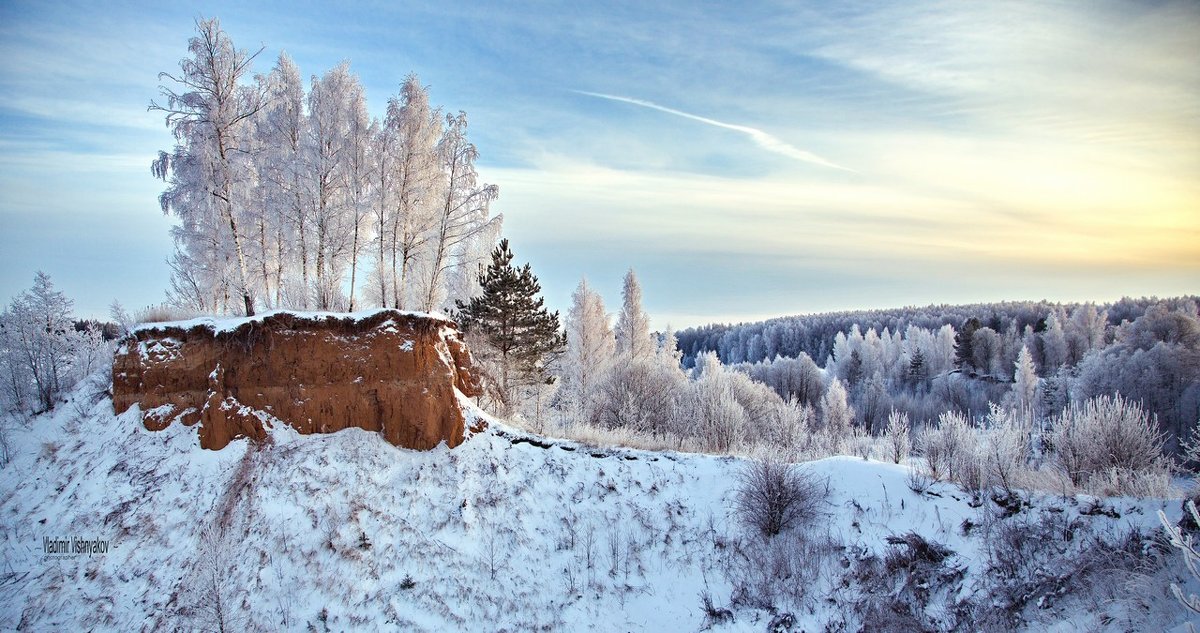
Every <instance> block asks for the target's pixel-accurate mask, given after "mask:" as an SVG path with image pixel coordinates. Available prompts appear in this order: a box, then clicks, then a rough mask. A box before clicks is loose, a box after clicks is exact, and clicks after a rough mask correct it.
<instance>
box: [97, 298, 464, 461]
mask: <svg viewBox="0 0 1200 633" xmlns="http://www.w3.org/2000/svg"><path fill="white" fill-rule="evenodd" d="M231 323H233V324H234V325H236V327H232V328H230V327H228V326H227V324H223V323H222V322H221V321H219V320H218V321H212V322H211V323H200V324H189V323H176V324H170V323H167V324H162V325H161V326H152V327H148V328H143V329H139V330H137V331H136V332H134V333H133V334H131V335H130V336H129V337H127V338H126V339H125V340H124V341H123V342H122V344H121V346H120V347H119V348H118V350H117V354H116V357H115V359H114V361H113V409H114V410H115V411H116V412H117V413H121V412H124V411H125V410H127V409H128V408H129V407H131V406H133V405H134V404H140V405H141V410H142V411H143V422H144V423H145V425H146V428H148V429H150V430H161V429H164V428H166V427H167V426H168V425H170V424H171V423H172V422H173V421H179V422H181V423H183V424H186V425H192V424H195V423H197V422H199V423H200V445H201V446H202V447H204V448H211V449H220V448H223V447H224V446H225V445H227V444H229V442H230V441H231V440H233V439H235V438H238V437H250V438H255V439H262V438H263V437H264V436H265V426H264V425H270V424H272V423H273V421H274V420H276V419H277V420H280V421H283V422H284V423H286V424H288V425H290V426H292V427H294V428H295V429H296V430H297V431H299V432H301V433H333V432H335V431H340V430H342V429H345V428H350V427H358V428H361V429H365V430H368V431H377V432H379V433H380V434H382V435H383V437H384V438H385V439H387V441H389V442H391V443H392V444H395V445H397V446H402V447H405V448H414V449H421V450H426V449H430V448H433V447H434V446H437V445H438V444H439V443H440V442H442V441H445V442H446V443H447V444H449V445H450V446H451V447H454V446H457V445H458V444H460V443H462V441H463V432H464V428H463V427H464V420H465V418H464V415H463V410H462V407H461V406H460V404H459V400H458V398H457V396H456V393H455V392H456V391H457V392H459V393H461V394H463V395H465V396H468V397H473V396H475V395H478V394H477V392H478V385H477V383H476V382H475V378H474V377H473V376H472V373H471V370H472V366H471V355H470V352H468V350H467V348H466V345H464V344H463V342H462V340H461V338H460V336H459V333H458V330H457V328H456V327H455V325H454V324H453V323H452V322H450V321H445V320H442V319H439V318H436V317H431V316H427V315H418V314H410V313H404V312H397V311H380V312H377V313H374V314H371V315H369V316H366V317H362V318H359V319H354V318H350V317H346V318H339V317H334V316H320V317H314V316H304V315H295V314H290V313H286V312H277V313H270V314H268V315H266V316H264V317H262V318H255V319H249V320H245V319H244V320H242V322H240V323H239V322H237V321H233V322H231Z"/></svg>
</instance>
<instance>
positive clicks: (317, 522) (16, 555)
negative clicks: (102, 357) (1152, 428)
mask: <svg viewBox="0 0 1200 633" xmlns="http://www.w3.org/2000/svg"><path fill="white" fill-rule="evenodd" d="M106 387H107V382H106V380H105V378H104V377H103V376H96V377H94V378H93V379H92V380H90V381H87V382H85V383H84V384H83V385H82V386H80V387H79V388H78V389H77V390H76V391H75V392H74V393H73V394H72V395H71V397H70V401H69V402H67V403H66V404H63V405H61V406H59V407H58V408H57V410H56V411H55V412H54V413H53V414H52V415H45V416H40V417H36V418H34V419H32V420H31V421H29V424H28V426H27V427H25V426H16V427H12V428H10V430H9V437H8V439H9V442H10V445H11V446H12V449H13V458H12V461H11V462H10V463H9V464H8V465H7V466H6V467H4V468H3V470H0V481H2V487H0V525H2V527H3V535H2V537H0V538H2V539H3V542H2V543H0V546H2V547H3V551H4V558H3V568H2V569H0V572H2V574H3V575H2V576H0V629H5V630H7V629H13V628H16V629H20V630H36V631H46V630H113V631H138V630H164V629H167V630H171V629H177V628H178V629H183V630H192V629H197V630H201V629H203V630H215V629H216V628H217V622H218V621H224V622H226V623H227V624H228V625H231V626H232V630H268V631H273V630H284V631H291V630H316V631H326V630H328V631H342V630H389V631H392V630H428V631H580V630H596V631H695V630H700V629H704V628H713V629H716V630H728V631H762V630H766V629H767V628H768V625H771V626H773V627H775V629H774V630H795V631H801V630H804V631H814V630H818V631H819V630H859V629H860V627H862V626H863V625H864V623H865V624H866V628H867V629H869V630H878V629H880V628H885V629H886V628H887V627H899V628H896V629H895V630H900V629H903V628H905V627H906V626H907V625H906V623H910V624H911V625H913V626H919V627H924V628H932V629H939V628H949V627H950V626H952V625H953V624H954V623H955V622H957V623H958V624H959V625H962V624H964V623H966V622H969V621H971V620H972V619H973V618H984V617H996V615H995V613H996V612H999V611H1002V610H1003V609H1001V608H1000V607H999V606H996V605H1000V604H1002V603H1004V601H1005V600H1006V599H1007V598H1006V596H1007V595H1008V594H1006V593H1002V592H1000V589H1004V590H1005V591H1007V590H1009V589H1011V591H1012V595H1014V596H1019V597H1020V598H1021V600H1022V601H1021V602H1020V603H1019V607H1020V608H1019V609H1018V608H1016V607H1014V609H1015V610H1017V611H1020V615H1019V616H1017V617H1018V619H1020V620H1024V621H1025V622H1027V623H1028V626H1029V628H1031V629H1034V630H1044V629H1046V628H1050V627H1057V629H1058V630H1097V629H1102V628H1106V629H1109V630H1137V629H1139V628H1141V627H1143V626H1145V625H1147V624H1148V623H1152V624H1153V625H1154V626H1155V627H1158V626H1161V625H1163V624H1176V623H1179V622H1182V620H1183V616H1182V615H1180V614H1178V612H1177V609H1175V611H1172V609H1174V608H1175V607H1173V606H1172V603H1171V602H1170V600H1169V599H1167V598H1166V590H1165V586H1164V587H1162V588H1161V589H1159V588H1156V587H1143V588H1142V593H1144V594H1145V595H1147V596H1149V598H1146V599H1142V598H1139V599H1138V600H1140V601H1141V603H1144V604H1143V606H1145V607H1146V608H1147V609H1148V610H1145V609H1141V608H1140V607H1136V605H1135V606H1131V604H1134V603H1137V602H1138V600H1131V599H1130V598H1129V596H1130V594H1131V590H1130V589H1129V588H1128V587H1127V586H1126V584H1125V583H1127V582H1128V581H1130V580H1131V579H1136V578H1137V576H1136V574H1131V573H1128V572H1127V570H1126V572H1124V575H1122V571H1121V570H1122V569H1124V568H1123V567H1121V566H1120V565H1115V564H1114V565H1115V568H1114V569H1096V568H1087V567H1081V568H1079V569H1075V570H1070V569H1066V568H1065V567H1064V563H1063V562H1062V561H1063V560H1074V561H1086V560H1088V557H1089V556H1092V557H1100V556H1101V554H1103V555H1104V556H1107V557H1109V558H1111V557H1112V555H1113V553H1112V552H1107V550H1106V551H1104V552H1101V554H1097V553H1096V551H1095V548H1096V547H1100V546H1099V545H1097V543H1100V542H1102V541H1103V542H1119V543H1126V545H1127V547H1126V549H1127V550H1130V551H1131V552H1132V553H1131V554H1130V555H1131V556H1135V557H1136V555H1138V552H1137V551H1135V550H1138V549H1139V548H1140V549H1141V550H1142V551H1141V553H1142V554H1144V553H1145V551H1144V550H1145V548H1146V545H1145V542H1144V541H1142V540H1140V539H1137V538H1132V539H1124V540H1122V539H1120V538H1118V537H1119V536H1120V535H1123V534H1126V533H1128V532H1129V531H1130V530H1140V531H1141V532H1142V533H1147V534H1149V533H1154V532H1155V531H1156V530H1157V529H1158V523H1157V519H1156V517H1155V511H1156V510H1158V509H1164V510H1166V511H1167V513H1168V514H1169V515H1170V516H1171V517H1172V518H1173V519H1178V518H1179V503H1178V501H1177V500H1168V501H1162V500H1141V501H1139V500H1131V499H1091V498H1085V497H1071V498H1066V499H1064V498H1062V497H1059V496H1053V495H1044V496H1036V497H1033V498H1032V499H1027V503H1026V504H1025V505H1024V507H1021V508H1020V509H1019V510H1018V511H1016V512H1015V513H1013V512H1012V510H1014V509H1015V506H1012V505H1011V504H1010V507H1009V508H1008V509H1007V510H1006V509H1005V508H1003V507H1001V506H1000V505H999V504H998V503H997V502H995V501H993V500H991V499H989V498H988V497H987V496H986V495H982V496H981V495H975V496H973V495H971V494H969V493H965V492H963V491H961V490H959V489H957V488H954V487H951V486H948V485H943V484H933V485H932V486H931V487H930V488H929V489H928V491H927V492H925V493H918V492H914V490H912V487H917V488H920V487H921V486H920V485H918V484H919V483H920V482H918V481H914V480H912V478H911V477H910V471H909V468H908V467H906V466H897V465H891V464H883V463H878V462H867V461H864V460H862V459H859V458H849V457H838V458H830V459H825V460H821V461H818V462H813V463H809V464H804V465H802V466H801V468H802V469H804V470H805V471H807V472H811V473H813V474H814V475H816V476H818V477H819V478H822V479H825V478H827V479H828V482H829V497H828V502H827V504H825V505H824V506H823V508H824V515H823V517H822V518H820V519H818V520H817V521H816V522H814V523H813V524H811V525H809V526H807V527H805V528H803V529H801V530H796V531H793V532H791V533H787V534H784V535H781V536H779V537H776V538H775V539H772V541H771V542H770V543H769V544H766V545H764V544H762V543H761V542H760V541H758V540H757V539H755V538H753V537H752V536H750V535H748V534H747V533H746V532H745V530H743V528H742V526H741V525H740V523H739V522H738V521H737V518H736V516H735V515H734V514H733V511H732V507H733V499H734V495H735V490H736V486H737V475H738V473H739V471H740V469H741V468H742V467H743V465H744V464H743V462H742V461H741V460H738V459H734V458H729V457H714V456H706V455H689V454H679V453H654V452H646V451H637V450H628V449H615V448H607V449H604V448H592V447H586V446H582V445H579V444H575V443H571V442H566V441H559V440H550V439H546V438H541V437H536V436H531V435H528V434H526V433H523V432H520V431H517V430H515V429H512V428H509V427H506V426H504V425H503V424H500V423H497V422H493V423H492V424H491V426H490V427H489V429H488V430H487V431H484V432H482V433H478V434H476V435H474V436H473V437H470V438H469V439H468V440H467V441H466V442H465V443H464V444H463V445H462V446H460V447H458V448H456V449H454V450H449V449H446V448H445V447H444V445H443V446H442V447H440V448H438V449H435V450H432V451H428V452H419V451H410V450H404V449H398V448H396V447H394V446H392V445H390V444H388V443H387V442H385V441H383V440H382V439H381V438H380V437H378V436H377V435H376V434H373V433H368V432H365V431H361V430H358V429H348V430H346V431H342V432H339V433H335V434H331V435H309V436H301V435H298V434H296V433H295V432H293V431H290V430H288V429H286V428H277V429H275V430H274V431H273V432H272V434H271V436H270V441H269V442H267V443H265V444H263V445H251V444H250V443H248V442H247V441H245V440H239V441H235V442H234V443H232V444H231V445H230V446H228V447H227V448H226V449H224V450H221V451H208V450H202V449H200V448H198V447H197V441H196V437H195V433H196V431H195V429H194V428H185V427H182V426H179V425H175V426H172V427H170V428H168V429H166V430H165V431H161V432H150V431H147V430H146V429H145V428H144V427H143V425H142V423H141V413H140V412H139V411H138V410H137V408H136V407H134V408H133V409H131V410H130V411H127V412H126V413H124V414H122V415H120V416H114V415H113V414H112V404H111V401H110V399H109V398H108V397H107V396H106V395H105V394H104V390H105V388H106ZM1006 513H1007V514H1011V516H1008V517H1004V516H1003V515H1004V514H1006ZM1022 526H1023V527H1022ZM1018 528H1020V529H1018ZM910 533H911V534H915V535H919V536H920V537H922V539H924V540H922V539H917V538H915V537H912V536H909V538H908V540H906V541H904V542H900V539H896V538H893V539H892V540H893V541H896V543H893V544H889V542H888V538H889V537H902V536H905V535H910ZM1014 535H1015V536H1014ZM1020 535H1025V536H1026V537H1027V539H1032V540H1033V542H1032V543H1030V542H1022V543H1017V542H1015V541H1016V540H1018V539H1017V537H1018V536H1020ZM1004 538H1007V539H1009V540H1013V541H1014V544H1013V545H1012V546H1013V547H1015V548H1017V549H1016V550H1014V551H1016V553H1017V554H1018V555H1016V556H1009V557H1004V556H999V555H997V552H996V551H995V550H996V547H997V544H998V543H1001V542H1005V541H1004ZM75 539H80V540H82V541H87V542H89V543H90V544H89V545H87V546H86V548H90V549H93V550H99V549H105V551H103V552H97V553H91V554H87V553H82V554H78V553H75V552H74V551H73V550H74V548H75ZM1056 539H1057V540H1056ZM61 540H66V541H67V545H68V547H67V549H68V551H67V552H66V553H57V549H56V548H57V547H58V545H56V543H57V542H58V541H61ZM1055 543H1057V544H1055ZM927 544H933V545H931V546H929V547H926V545H927ZM938 545H941V546H944V547H945V548H948V552H947V551H946V550H942V549H941V548H939V547H937V546H938ZM1047 546H1051V550H1053V551H1047V550H1046V548H1047ZM1020 548H1028V549H1027V550H1025V549H1020ZM1118 549H1119V548H1118ZM47 550H50V551H53V552H55V553H51V554H47ZM1124 551H1125V550H1120V551H1118V552H1117V554H1120V553H1121V552H1124ZM1152 559H1153V556H1151V557H1150V558H1148V559H1147V560H1152ZM1006 565H1007V567H1006ZM1056 567H1057V568H1058V569H1055V568H1056ZM1100 567H1103V565H1101V566H1100ZM1010 568H1011V569H1010ZM1009 572H1011V573H1012V575H1013V578H1014V579H1017V580H1013V581H1012V582H1008V583H1006V582H1003V580H1004V578H1005V576H1004V574H1005V573H1009ZM1056 572H1063V573H1067V574H1068V575H1069V574H1070V573H1074V574H1076V575H1078V576H1079V582H1078V583H1076V584H1077V585H1079V586H1076V585H1072V583H1071V580H1070V578H1069V577H1068V578H1067V579H1060V578H1058V577H1057V576H1056ZM1021 574H1026V575H1027V576H1028V578H1027V580H1028V581H1029V582H1027V583H1024V584H1022V582H1019V580H1020V578H1024V577H1023V576H1021ZM1098 574H1099V575H1098ZM1103 574H1109V575H1108V576H1104V575H1103ZM1160 575H1161V574H1160ZM1163 578H1164V579H1165V576H1163ZM1105 579H1107V580H1105ZM1146 579H1150V580H1153V581H1155V582H1157V581H1158V579H1159V577H1158V576H1153V577H1151V576H1145V577H1143V580H1144V581H1145V580H1146ZM1084 584H1086V587H1084V586H1083V585H1084ZM1106 584H1107V586H1105V585H1106ZM1143 584H1145V582H1143ZM1084 589H1086V590H1084ZM1039 592H1040V593H1039ZM1132 593H1133V594H1137V591H1132ZM1026 594H1027V595H1026ZM1158 595H1161V596H1163V598H1162V600H1160V601H1158V602H1155V601H1154V596H1158ZM702 596H706V597H708V598H709V599H710V600H711V604H712V608H711V609H709V610H708V611H707V612H706V611H705V610H704V609H702ZM1147 600H1149V602H1147ZM988 605H991V606H988ZM989 609H990V611H989ZM1139 609H1141V610H1139ZM726 610H727V611H726ZM989 614H990V615H989ZM1164 614H1166V617H1168V618H1174V620H1172V621H1171V622H1164V621H1163V620H1161V619H1160V618H1161V617H1163V615H1164ZM727 616H728V617H727ZM981 621H982V620H981ZM988 621H991V620H988ZM993 630H994V629H993Z"/></svg>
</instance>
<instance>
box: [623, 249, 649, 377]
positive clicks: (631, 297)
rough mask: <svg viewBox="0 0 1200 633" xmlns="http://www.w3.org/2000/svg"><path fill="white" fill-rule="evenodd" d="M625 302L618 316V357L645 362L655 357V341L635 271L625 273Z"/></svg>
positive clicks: (630, 270)
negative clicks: (644, 360)
mask: <svg viewBox="0 0 1200 633" xmlns="http://www.w3.org/2000/svg"><path fill="white" fill-rule="evenodd" d="M621 296H622V297H623V298H624V302H623V303H622V305H621V313H620V314H619V315H618V316H617V328H616V335H617V348H616V351H617V356H618V357H620V358H622V359H625V360H631V361H636V360H643V359H647V358H650V357H652V356H653V355H654V340H653V339H652V338H651V337H650V317H649V316H648V315H647V314H646V311H645V310H644V309H642V287H641V285H640V284H638V280H637V275H635V274H634V272H633V269H632V268H630V269H629V272H627V273H625V285H624V289H623V290H622V291H621Z"/></svg>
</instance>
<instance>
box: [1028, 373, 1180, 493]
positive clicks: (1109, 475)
mask: <svg viewBox="0 0 1200 633" xmlns="http://www.w3.org/2000/svg"><path fill="white" fill-rule="evenodd" d="M1051 441H1052V442H1053V445H1054V452H1055V455H1056V458H1057V462H1058V465H1059V467H1060V468H1061V469H1062V470H1063V471H1064V472H1065V473H1066V474H1067V476H1068V477H1070V479H1071V483H1073V484H1075V485H1076V486H1080V487H1082V488H1084V489H1087V490H1095V489H1099V488H1100V487H1102V486H1103V487H1108V488H1111V489H1110V490H1106V491H1105V492H1109V493H1111V494H1117V495H1120V494H1127V489H1126V486H1129V485H1131V484H1132V483H1133V482H1135V481H1137V480H1138V479H1139V476H1138V475H1139V473H1146V474H1154V473H1158V474H1161V475H1163V476H1166V475H1167V474H1168V473H1169V468H1168V465H1167V463H1166V460H1165V459H1164V458H1163V456H1162V447H1163V434H1162V433H1161V432H1159V430H1158V424H1157V422H1156V420H1155V419H1154V417H1153V416H1151V415H1149V414H1147V413H1146V412H1145V411H1144V410H1143V409H1142V407H1141V405H1140V404H1138V403H1137V402H1134V401H1132V400H1126V399H1125V398H1123V397H1121V396H1120V395H1119V394H1118V395H1116V396H1113V397H1109V396H1100V397H1097V398H1092V399H1090V400H1087V401H1085V402H1083V403H1082V404H1075V403H1072V404H1071V405H1069V406H1067V408H1066V409H1064V410H1063V412H1062V415H1061V416H1059V418H1058V419H1057V420H1055V422H1054V432H1053V434H1052V439H1051Z"/></svg>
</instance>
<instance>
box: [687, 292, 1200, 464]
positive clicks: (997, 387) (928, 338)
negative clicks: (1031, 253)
mask: <svg viewBox="0 0 1200 633" xmlns="http://www.w3.org/2000/svg"><path fill="white" fill-rule="evenodd" d="M1196 306H1197V299H1196V298H1195V297H1181V298H1175V299H1162V300H1160V299H1144V298H1143V299H1131V298H1124V299H1121V300H1120V301H1117V302H1115V303H1112V304H1108V305H1101V306H1097V305H1095V304H1090V303H1087V304H1050V303H1046V302H1040V303H1032V302H1029V303H1012V302H1010V303H999V304H980V305H969V306H930V307H925V308H904V309H897V310H876V311H864V312H845V313H830V314H820V315H813V316H802V317H787V318H780V319H772V320H769V321H765V322H762V323H751V324H740V325H733V326H728V325H711V326H705V327H702V328H693V329H689V330H684V331H682V332H679V333H678V334H677V335H676V336H677V338H678V340H679V346H680V349H681V350H682V351H683V362H684V364H685V365H689V364H695V363H696V362H697V361H696V359H697V358H698V356H696V355H697V354H705V353H713V354H716V356H717V357H718V358H719V359H722V360H723V361H725V362H727V363H728V364H729V365H730V367H731V368H733V369H735V370H737V371H742V372H745V373H746V374H747V375H749V376H751V377H752V378H754V379H755V380H758V381H760V382H763V383H765V384H767V385H770V386H771V387H772V388H773V389H775V390H776V391H777V392H778V393H779V394H780V395H781V396H782V397H784V398H796V399H798V400H800V401H801V402H804V403H808V404H810V405H814V406H815V404H816V403H817V401H818V399H819V398H820V396H821V394H822V389H823V388H824V386H823V385H827V384H828V383H829V381H832V380H837V381H839V382H840V383H841V384H842V385H843V386H844V387H845V389H846V391H847V393H848V394H849V402H850V404H851V405H852V406H853V407H854V411H855V421H856V423H857V424H858V425H860V426H862V427H863V428H865V429H867V430H869V431H871V432H879V430H880V429H882V428H883V425H884V424H885V422H886V419H887V416H888V414H889V412H890V411H892V410H893V409H895V410H898V411H901V412H903V413H904V414H906V415H908V416H910V418H911V419H912V420H914V421H930V420H936V419H937V418H938V417H939V416H940V415H941V414H942V413H943V412H946V411H952V412H956V413H958V414H961V415H965V416H968V417H970V418H975V419H982V418H984V417H985V416H987V415H988V414H989V403H1000V402H1002V401H1003V402H1005V403H1008V402H1009V401H1010V400H1012V399H1013V398H1017V399H1018V400H1020V403H1019V404H1021V405H1022V406H1024V407H1027V408H1029V409H1031V410H1032V411H1033V412H1034V413H1035V414H1037V415H1052V414H1055V413H1056V412H1058V411H1060V410H1062V409H1063V408H1064V407H1066V406H1067V405H1068V404H1071V403H1072V402H1080V401H1082V400H1085V399H1087V398H1091V397H1096V396H1101V395H1110V396H1111V395H1121V396H1123V397H1125V398H1127V399H1129V400H1131V401H1134V402H1138V403H1140V404H1141V405H1142V406H1144V407H1145V408H1146V410H1147V411H1149V412H1150V413H1152V414H1154V415H1155V416H1156V417H1157V420H1158V424H1159V425H1160V427H1161V428H1162V430H1164V431H1165V432H1166V433H1167V438H1168V445H1169V446H1170V447H1172V448H1178V447H1179V446H1180V445H1181V443H1182V442H1183V441H1184V440H1187V439H1188V438H1189V436H1190V434H1191V429H1192V428H1193V426H1194V425H1195V424H1196V423H1197V421H1198V420H1200V338H1197V337H1198V336H1200V325H1198V324H1197V323H1198V320H1197V307H1196ZM1015 382H1020V383H1021V384H1020V385H1019V388H1020V390H1021V391H1022V392H1023V393H1024V395H1021V396H1018V395H1014V394H1013V383H1015Z"/></svg>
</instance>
